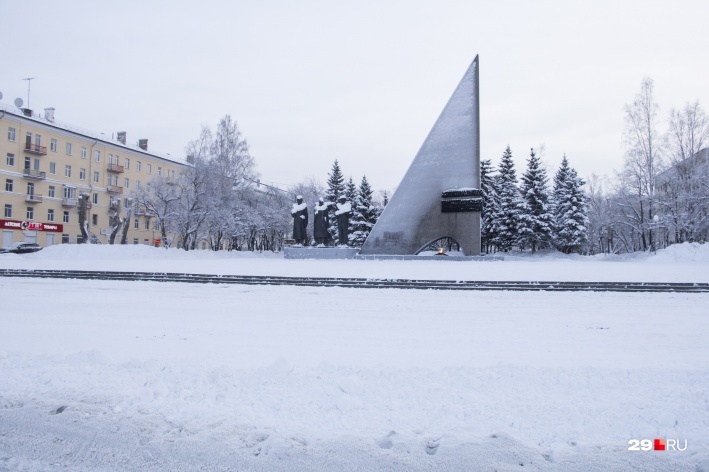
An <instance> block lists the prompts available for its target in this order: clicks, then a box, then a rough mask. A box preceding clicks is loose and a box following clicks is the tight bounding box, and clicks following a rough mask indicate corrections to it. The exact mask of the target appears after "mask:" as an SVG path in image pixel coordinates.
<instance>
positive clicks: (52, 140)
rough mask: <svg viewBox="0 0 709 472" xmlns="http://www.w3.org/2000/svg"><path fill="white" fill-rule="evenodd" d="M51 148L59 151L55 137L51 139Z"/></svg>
mask: <svg viewBox="0 0 709 472" xmlns="http://www.w3.org/2000/svg"><path fill="white" fill-rule="evenodd" d="M49 150H50V151H52V152H57V140H56V139H55V138H52V139H50V140H49Z"/></svg>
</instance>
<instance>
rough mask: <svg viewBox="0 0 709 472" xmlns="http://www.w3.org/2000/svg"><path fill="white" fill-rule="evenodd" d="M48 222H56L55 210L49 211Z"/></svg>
mask: <svg viewBox="0 0 709 472" xmlns="http://www.w3.org/2000/svg"><path fill="white" fill-rule="evenodd" d="M47 221H54V210H52V209H51V208H50V209H49V210H47Z"/></svg>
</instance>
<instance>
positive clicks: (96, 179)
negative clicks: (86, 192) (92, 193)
mask: <svg viewBox="0 0 709 472" xmlns="http://www.w3.org/2000/svg"><path fill="white" fill-rule="evenodd" d="M94 182H95V183H99V182H101V174H100V173H99V171H97V170H95V171H94Z"/></svg>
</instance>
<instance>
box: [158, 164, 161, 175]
mask: <svg viewBox="0 0 709 472" xmlns="http://www.w3.org/2000/svg"><path fill="white" fill-rule="evenodd" d="M158 175H162V167H159V166H158Z"/></svg>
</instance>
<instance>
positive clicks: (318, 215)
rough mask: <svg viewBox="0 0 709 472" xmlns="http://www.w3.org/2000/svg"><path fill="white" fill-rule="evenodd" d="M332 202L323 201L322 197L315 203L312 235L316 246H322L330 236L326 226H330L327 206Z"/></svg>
mask: <svg viewBox="0 0 709 472" xmlns="http://www.w3.org/2000/svg"><path fill="white" fill-rule="evenodd" d="M330 206H332V203H330V202H326V201H324V200H323V199H322V198H321V199H319V200H318V203H316V204H315V212H314V215H315V216H314V217H313V236H314V237H315V244H317V245H318V247H324V246H325V245H326V244H327V241H328V239H329V238H330V233H329V232H328V228H329V227H330V218H329V215H328V213H329V211H328V210H329V208H330Z"/></svg>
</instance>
